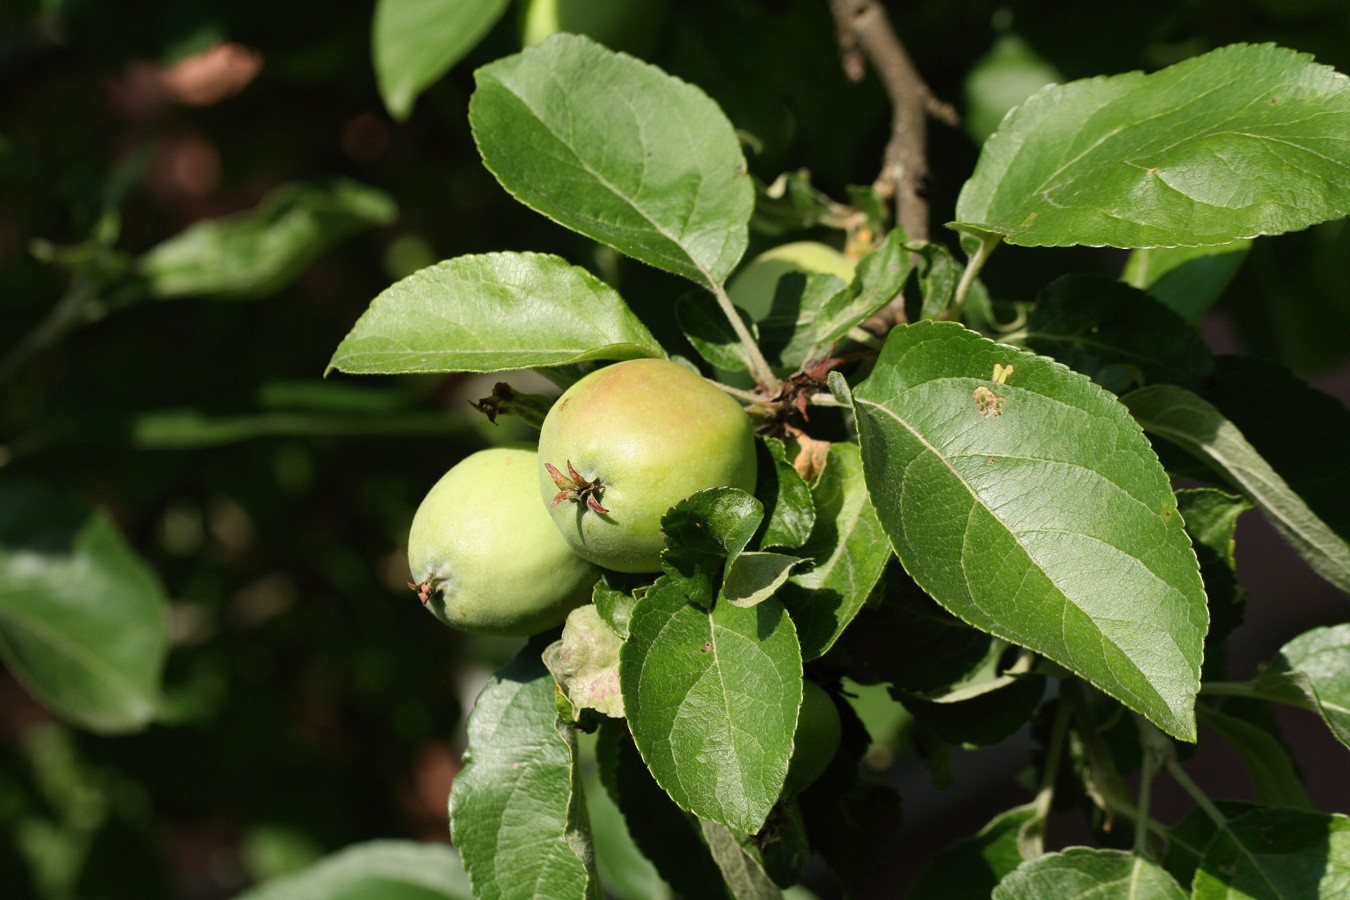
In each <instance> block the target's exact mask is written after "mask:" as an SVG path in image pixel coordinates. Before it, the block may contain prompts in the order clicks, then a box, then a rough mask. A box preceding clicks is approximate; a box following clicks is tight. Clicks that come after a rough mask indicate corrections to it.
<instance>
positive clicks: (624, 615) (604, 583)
mask: <svg viewBox="0 0 1350 900" xmlns="http://www.w3.org/2000/svg"><path fill="white" fill-rule="evenodd" d="M617 577H619V576H617V575H615V574H614V573H609V572H607V573H605V574H604V575H601V576H600V580H599V581H598V582H596V584H595V589H594V590H593V591H592V592H591V602H592V603H594V604H595V608H596V610H597V611H598V612H599V613H600V617H601V618H603V619H604V620H605V622H606V624H608V625H609V627H610V628H613V629H614V633H615V634H617V635H618V636H619V637H621V638H627V637H628V620H629V618H630V617H631V616H632V615H633V604H634V603H635V602H636V601H635V600H634V599H633V595H632V594H631V593H629V592H628V591H625V590H620V589H619V588H616V587H614V586H612V585H610V584H609V580H610V578H617Z"/></svg>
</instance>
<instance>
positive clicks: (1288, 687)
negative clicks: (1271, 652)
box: [1252, 624, 1350, 747]
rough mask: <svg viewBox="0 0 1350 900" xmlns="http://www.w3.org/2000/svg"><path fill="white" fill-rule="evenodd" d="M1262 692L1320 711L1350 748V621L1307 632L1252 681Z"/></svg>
mask: <svg viewBox="0 0 1350 900" xmlns="http://www.w3.org/2000/svg"><path fill="white" fill-rule="evenodd" d="M1252 686H1253V687H1254V688H1255V689H1256V690H1257V692H1258V693H1260V694H1262V695H1263V696H1268V697H1270V698H1272V699H1276V700H1281V701H1284V702H1295V703H1298V704H1299V705H1304V706H1307V707H1309V708H1310V709H1314V710H1316V711H1317V712H1319V713H1320V714H1321V716H1322V718H1323V719H1324V720H1326V723H1327V727H1328V728H1330V729H1331V733H1332V734H1334V735H1335V736H1336V739H1337V740H1339V741H1340V742H1341V743H1342V744H1344V745H1345V746H1346V747H1350V624H1346V625H1333V626H1330V627H1326V628H1314V629H1313V630H1311V631H1305V632H1304V633H1303V634H1300V635H1299V636H1298V637H1296V638H1294V639H1293V640H1292V641H1290V642H1289V643H1287V644H1285V645H1284V646H1283V647H1281V648H1280V652H1279V655H1277V656H1276V657H1275V659H1274V660H1273V661H1272V662H1271V663H1270V665H1268V666H1266V668H1265V669H1263V670H1262V672H1261V674H1260V675H1258V676H1257V677H1256V678H1255V679H1253V681H1252Z"/></svg>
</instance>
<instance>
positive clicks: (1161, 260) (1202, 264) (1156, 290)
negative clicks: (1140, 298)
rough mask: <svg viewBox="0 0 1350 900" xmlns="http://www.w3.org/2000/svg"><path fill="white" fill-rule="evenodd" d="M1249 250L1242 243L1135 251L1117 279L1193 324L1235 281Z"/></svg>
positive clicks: (1247, 245)
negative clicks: (1147, 294) (1145, 293)
mask: <svg viewBox="0 0 1350 900" xmlns="http://www.w3.org/2000/svg"><path fill="white" fill-rule="evenodd" d="M1251 246H1252V242H1251V241H1249V240H1242V241H1234V242H1233V243H1231V244H1220V245H1219V246H1217V247H1149V248H1144V249H1140V250H1135V251H1134V252H1133V253H1131V254H1130V258H1129V259H1128V260H1126V261H1125V271H1124V272H1123V273H1122V274H1121V278H1122V280H1124V281H1125V282H1126V283H1127V284H1130V285H1133V286H1134V287H1137V288H1139V289H1140V290H1145V291H1148V292H1149V293H1150V294H1151V295H1153V296H1154V297H1155V298H1157V300H1158V302H1160V303H1161V304H1162V305H1163V306H1166V307H1167V308H1168V309H1170V310H1172V311H1173V312H1174V313H1176V314H1177V315H1179V316H1181V317H1182V318H1183V319H1185V320H1186V321H1187V322H1190V323H1192V324H1195V323H1197V322H1199V321H1200V318H1201V317H1202V316H1203V315H1204V314H1205V313H1206V312H1208V311H1209V309H1210V307H1212V306H1213V305H1214V303H1215V302H1216V301H1217V300H1218V299H1219V297H1221V296H1222V295H1223V292H1224V289H1225V288H1227V287H1228V285H1229V284H1230V283H1231V282H1232V281H1233V279H1234V278H1236V277H1237V273H1238V271H1239V270H1240V269H1241V268H1242V264H1243V263H1244V262H1246V261H1247V251H1248V250H1250V249H1251Z"/></svg>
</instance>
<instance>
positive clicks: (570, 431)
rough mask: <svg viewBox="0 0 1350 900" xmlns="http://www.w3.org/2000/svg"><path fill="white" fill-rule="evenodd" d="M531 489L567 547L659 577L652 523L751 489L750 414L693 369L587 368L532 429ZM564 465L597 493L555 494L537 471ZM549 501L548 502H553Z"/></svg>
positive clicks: (650, 364) (662, 363) (653, 365)
mask: <svg viewBox="0 0 1350 900" xmlns="http://www.w3.org/2000/svg"><path fill="white" fill-rule="evenodd" d="M539 460H540V466H539V472H538V480H539V488H538V490H539V492H540V493H541V495H542V496H543V499H544V503H545V504H546V505H547V506H548V508H549V512H550V513H552V516H553V521H554V522H555V523H556V525H557V527H558V531H559V532H560V533H561V534H562V536H563V538H565V539H566V541H567V543H569V544H570V545H571V546H572V548H573V549H574V550H575V551H576V552H577V553H578V554H580V555H581V556H584V557H586V558H587V559H589V560H591V561H592V562H595V563H596V564H598V565H600V566H603V567H605V568H606V569H613V570H615V571H619V572H659V571H661V550H662V549H663V548H664V546H665V541H664V537H663V535H662V532H661V517H662V516H663V515H665V513H666V511H667V510H669V509H670V508H671V507H672V506H674V505H675V504H676V503H678V502H680V501H681V500H683V499H685V498H686V497H688V496H689V495H691V494H693V493H695V492H696V491H700V490H704V489H705V488H711V487H734V488H740V489H741V490H745V491H754V489H755V471H756V460H755V436H754V427H753V423H752V422H751V421H750V417H749V416H747V415H746V414H745V411H744V410H742V409H741V406H740V404H739V403H737V402H736V401H735V400H733V399H732V398H731V397H730V396H729V395H727V394H725V393H724V392H722V391H721V390H719V389H718V388H716V387H713V385H712V384H710V383H709V382H708V381H706V380H705V379H704V378H703V377H702V376H700V375H698V374H697V373H695V372H693V371H690V370H689V369H686V368H685V367H684V366H681V365H679V364H678V363H674V362H671V361H669V360H665V359H633V360H626V361H624V362H619V363H615V364H613V365H611V366H606V367H605V368H603V369H599V370H597V371H594V372H591V373H590V374H589V375H586V376H585V377H584V378H582V379H581V380H580V381H578V382H577V383H576V384H574V385H572V386H571V387H570V388H568V389H567V390H566V391H565V392H564V393H563V395H562V396H561V397H559V398H558V402H557V403H555V404H554V405H553V408H552V409H551V410H550V411H549V414H548V416H547V417H546V418H545V419H544V425H543V428H542V429H541V430H540V433H539ZM544 463H549V464H551V465H552V466H553V467H554V468H555V469H557V470H558V471H559V472H561V473H562V474H564V475H567V474H568V466H569V464H570V465H571V467H572V468H573V469H575V470H576V472H577V474H579V475H581V476H582V477H583V478H584V479H585V480H586V481H587V482H593V483H595V484H596V485H597V486H598V487H597V488H596V490H595V492H594V495H593V496H594V498H595V499H596V500H597V501H598V503H599V504H602V509H603V511H597V510H596V509H594V508H590V507H588V506H587V504H586V502H585V501H584V499H576V498H568V497H561V498H560V494H561V493H562V492H561V491H560V485H559V484H558V483H556V482H555V480H554V478H553V477H552V476H551V475H550V474H549V472H548V470H547V469H546V468H545V467H544V465H543V464H544ZM555 501H556V502H555Z"/></svg>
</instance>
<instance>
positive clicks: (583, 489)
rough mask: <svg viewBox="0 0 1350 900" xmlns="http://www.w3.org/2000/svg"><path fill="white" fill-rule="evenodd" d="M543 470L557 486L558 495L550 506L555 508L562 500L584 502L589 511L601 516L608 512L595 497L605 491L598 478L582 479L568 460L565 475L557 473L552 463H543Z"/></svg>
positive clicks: (556, 468)
mask: <svg viewBox="0 0 1350 900" xmlns="http://www.w3.org/2000/svg"><path fill="white" fill-rule="evenodd" d="M544 468H545V469H546V470H548V475H549V477H550V478H552V479H553V483H554V484H556V485H557V486H558V493H557V494H555V495H554V497H553V502H552V503H550V504H549V505H550V506H557V505H558V504H559V503H562V502H563V501H564V500H575V501H577V502H578V503H581V502H583V501H584V502H585V504H586V506H587V507H588V508H589V509H591V510H592V511H593V512H597V513H600V514H601V515H604V514H605V513H607V512H609V510H607V509H605V508H604V507H603V506H601V505H600V501H599V500H597V499H596V496H595V495H596V494H603V493H604V491H605V486H604V485H602V484H601V483H600V479H599V478H593V479H586V478H583V477H582V475H581V473H579V472H578V471H577V470H576V469H575V468H573V466H572V461H571V460H570V459H569V460H568V461H567V474H566V475H564V474H563V473H562V472H560V471H558V467H557V466H555V465H553V464H552V463H544Z"/></svg>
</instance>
